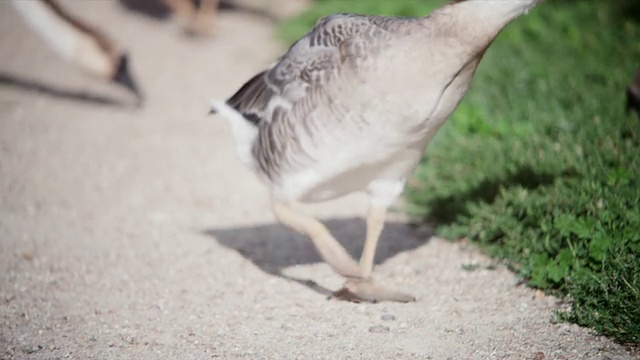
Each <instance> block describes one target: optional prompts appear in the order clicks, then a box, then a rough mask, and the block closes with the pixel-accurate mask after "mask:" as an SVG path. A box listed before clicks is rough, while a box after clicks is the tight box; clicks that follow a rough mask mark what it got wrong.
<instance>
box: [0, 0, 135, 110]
mask: <svg viewBox="0 0 640 360" xmlns="http://www.w3.org/2000/svg"><path fill="white" fill-rule="evenodd" d="M9 2H10V4H11V5H12V6H13V7H14V9H15V10H16V11H17V12H18V14H20V16H21V17H22V18H23V19H24V20H25V22H26V23H27V25H29V27H30V28H31V29H32V30H33V31H34V32H35V33H36V34H37V35H38V36H40V38H41V39H43V40H44V42H45V43H46V44H47V45H48V46H49V47H50V48H51V49H52V50H53V51H54V52H55V53H56V54H57V55H58V56H60V57H62V58H63V59H65V60H67V61H69V62H71V63H73V64H75V65H77V66H79V67H80V68H81V69H83V70H84V71H86V72H87V73H89V74H91V75H93V76H96V77H98V78H101V79H105V80H108V81H113V82H115V83H117V84H119V85H121V86H124V87H125V88H127V89H128V90H129V91H131V92H133V93H134V94H135V95H136V96H137V97H138V98H139V99H140V98H141V93H140V91H139V89H138V86H137V84H136V82H135V81H134V79H133V77H132V76H131V74H130V72H129V64H128V56H127V54H126V52H125V51H124V50H122V48H121V47H120V46H119V45H118V44H117V43H116V42H115V41H113V40H112V39H111V38H109V37H108V36H107V35H106V34H104V33H103V32H102V31H101V30H99V29H97V28H96V27H94V26H91V25H90V24H88V23H86V22H85V21H83V20H81V19H79V18H77V17H76V16H74V15H72V14H71V13H70V12H69V11H68V10H67V9H65V8H64V7H63V6H62V5H60V4H59V3H58V2H57V1H56V0H10V1H9Z"/></svg>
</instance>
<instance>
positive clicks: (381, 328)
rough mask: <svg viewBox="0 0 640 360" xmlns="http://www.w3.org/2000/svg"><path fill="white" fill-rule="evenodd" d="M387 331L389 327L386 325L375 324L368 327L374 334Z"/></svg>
mask: <svg viewBox="0 0 640 360" xmlns="http://www.w3.org/2000/svg"><path fill="white" fill-rule="evenodd" d="M389 331H391V329H389V327H388V326H383V325H376V326H372V327H370V328H369V332H370V333H374V334H384V333H388V332H389Z"/></svg>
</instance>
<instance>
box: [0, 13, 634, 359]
mask: <svg viewBox="0 0 640 360" xmlns="http://www.w3.org/2000/svg"><path fill="white" fill-rule="evenodd" d="M66 3H67V4H70V5H71V6H73V7H74V9H75V10H77V11H78V12H82V13H83V14H84V16H86V17H87V18H89V19H91V20H93V21H95V22H96V23H98V24H102V25H103V26H107V25H109V24H117V26H111V28H110V30H111V32H112V33H113V34H114V35H115V36H117V37H118V38H119V39H122V42H123V43H124V44H125V45H126V46H127V47H128V48H130V49H131V51H132V58H133V66H134V68H135V70H136V72H137V74H138V77H139V79H140V81H141V82H142V85H143V86H144V90H145V91H146V93H147V95H148V101H147V103H146V106H145V107H144V108H143V109H140V110H135V109H131V108H129V107H127V106H126V105H127V103H128V102H129V101H130V99H129V98H128V96H127V94H125V93H123V92H121V91H120V90H119V89H116V88H113V87H112V86H110V85H107V84H100V83H96V82H95V81H92V80H91V79H89V78H87V77H86V76H84V75H82V74H80V73H78V71H77V70H76V69H75V68H73V67H70V66H69V65H67V64H65V63H63V62H62V61H60V60H58V59H57V58H55V57H53V56H52V54H51V53H50V52H49V50H48V49H47V48H44V47H43V46H42V44H41V42H40V40H39V39H37V38H35V37H34V35H32V34H31V33H30V32H29V31H27V30H26V28H25V26H24V25H23V24H22V22H21V20H20V19H19V18H17V16H16V15H15V14H14V13H13V10H12V9H11V8H10V7H9V6H8V5H7V4H6V3H4V2H0V358H2V359H62V358H70V359H209V358H222V359H235V358H247V359H293V358H300V359H537V360H540V359H630V358H633V356H634V354H630V353H628V352H625V350H624V349H622V348H621V347H619V346H617V345H615V344H613V343H612V342H610V341H609V340H607V339H605V338H602V337H596V336H594V335H592V333H591V332H590V331H589V330H587V329H582V328H579V327H577V326H573V325H568V324H553V323H552V321H551V320H552V318H553V316H552V312H553V310H554V309H557V308H558V306H559V305H558V301H557V300H556V299H553V298H550V297H544V296H536V293H535V292H534V291H532V290H530V289H527V288H525V287H522V286H517V285H516V279H515V278H514V276H513V275H512V274H511V273H509V272H508V271H506V270H505V269H502V268H498V269H497V270H487V269H486V266H485V265H488V264H490V260H488V259H487V258H485V257H483V256H481V255H479V254H478V252H476V251H475V250H473V249H470V248H468V247H466V246H464V245H463V244H450V243H447V242H445V241H442V240H439V239H429V234H428V232H426V231H414V230H411V229H410V228H409V227H407V226H406V225H404V224H403V223H402V221H401V218H400V217H398V218H397V219H395V220H393V221H391V223H390V224H389V226H388V227H387V229H386V230H385V232H384V234H383V239H382V240H381V247H380V250H379V253H378V257H377V262H378V264H379V265H378V266H377V268H376V270H375V271H376V274H377V276H378V277H379V278H380V281H382V282H385V283H389V284H394V285H395V286H396V287H398V288H399V289H405V290H410V291H411V292H413V293H414V294H415V295H416V296H417V297H418V298H419V301H418V302H417V303H414V304H406V305H402V304H377V305H363V304H360V305H356V304H350V303H342V302H336V301H327V300H326V299H325V297H326V293H327V291H328V290H327V289H336V288H338V287H339V286H340V284H341V279H340V278H338V277H337V276H335V275H334V274H333V273H332V272H331V271H330V269H329V268H328V266H327V265H325V264H323V263H321V262H320V261H319V258H318V256H317V255H316V254H315V251H314V249H313V247H312V246H311V244H310V243H309V242H308V241H307V240H306V239H304V238H302V237H300V236H298V235H296V234H294V233H292V232H290V231H288V230H286V229H284V228H282V227H281V226H279V225H277V224H275V223H274V219H273V217H272V215H271V214H270V212H269V207H268V198H267V194H266V192H265V190H264V189H263V187H262V186H261V185H260V184H259V183H258V181H257V180H256V179H255V178H254V177H253V176H252V175H251V174H250V173H249V172H248V171H247V170H245V169H244V168H243V167H242V166H241V165H240V164H239V162H238V161H237V160H236V158H235V154H234V152H233V147H232V139H231V136H230V132H229V129H228V126H227V124H226V123H224V122H223V121H222V119H219V118H216V117H210V116H207V115H206V113H207V100H208V99H209V98H210V97H219V98H222V97H226V96H228V95H230V94H231V92H233V91H234V90H235V89H237V88H238V86H239V85H241V83H242V82H243V81H244V80H246V79H248V78H249V77H250V76H251V75H252V74H253V73H254V72H255V71H257V70H259V69H261V68H263V67H264V66H266V65H267V64H269V63H270V62H271V61H272V60H273V59H275V57H277V56H278V54H279V52H280V51H282V50H283V47H282V46H281V44H279V43H277V42H276V41H275V40H274V32H273V24H272V23H271V22H270V21H269V20H267V19H265V18H261V17H259V16H257V15H255V14H249V13H244V12H239V11H225V12H223V13H222V14H221V16H220V23H219V31H218V37H217V38H215V39H212V40H195V41H194V40H188V39H185V38H184V37H182V36H181V35H180V31H179V27H178V26H177V25H176V24H175V23H171V22H166V21H157V20H153V19H149V18H145V17H141V16H140V15H136V14H132V13H130V12H127V11H125V10H123V9H122V8H121V7H120V6H118V4H117V2H115V1H67V2H66ZM35 85H37V86H39V88H40V90H39V91H34V90H33V88H34V86H35ZM30 89H31V90H30ZM83 93H84V94H85V95H81V94H83ZM87 93H88V94H90V96H86V94H87ZM364 205H365V203H364V201H363V199H362V198H361V197H359V196H351V197H348V198H345V199H342V200H340V201H335V202H332V203H327V204H324V205H321V206H314V207H312V208H311V210H312V211H313V212H315V213H316V214H320V215H322V218H323V219H325V220H327V221H328V223H329V225H330V227H331V229H332V230H333V231H334V232H335V234H336V235H337V236H338V238H339V239H341V240H343V241H344V243H345V244H346V245H347V247H348V248H349V249H350V251H352V253H354V254H356V253H358V252H359V250H360V248H361V246H362V239H363V235H364V225H363V221H362V220H361V218H360V217H359V215H361V214H363V211H364V209H365V206H364ZM466 264H480V265H482V266H481V268H480V269H478V270H475V271H467V270H464V269H463V265H466ZM636 355H637V354H636Z"/></svg>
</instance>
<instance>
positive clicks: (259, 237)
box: [203, 218, 432, 295]
mask: <svg viewBox="0 0 640 360" xmlns="http://www.w3.org/2000/svg"><path fill="white" fill-rule="evenodd" d="M323 223H324V224H325V225H326V226H327V227H328V228H329V230H330V231H331V233H332V234H333V236H334V237H335V238H336V239H338V240H339V241H340V242H341V243H342V245H343V246H344V247H345V248H346V249H347V251H348V252H349V253H350V254H351V256H352V257H353V258H354V259H359V258H360V252H361V251H362V247H363V245H364V236H365V222H364V220H363V219H361V218H348V219H332V220H324V221H323ZM203 233H204V234H206V235H208V236H211V237H214V238H215V239H216V240H217V241H218V242H219V243H220V244H222V245H223V246H226V247H228V248H230V249H233V250H235V251H237V252H238V253H240V254H241V255H242V256H244V257H245V258H247V259H249V260H251V262H253V263H254V264H255V265H256V266H258V267H260V268H261V269H262V270H263V271H265V272H267V273H269V274H272V275H276V276H279V277H281V278H284V279H287V280H291V281H295V282H297V283H300V284H302V285H305V286H307V287H309V288H311V289H312V290H315V291H316V292H318V293H320V294H322V295H329V294H331V292H332V290H329V289H326V288H324V287H322V286H320V285H318V284H317V283H315V282H314V281H313V280H312V279H298V278H292V277H290V276H287V275H284V274H283V273H282V270H283V269H284V268H287V267H289V266H295V265H306V264H313V263H318V262H323V261H322V259H321V258H320V256H319V255H318V253H317V252H316V250H315V248H314V246H313V244H312V243H311V241H310V240H308V239H307V238H306V237H304V236H302V235H300V234H298V233H296V232H294V231H292V230H289V229H288V228H286V227H284V226H282V225H279V224H265V225H258V226H251V227H238V228H218V229H207V230H205V231H203ZM431 235H432V234H431V233H425V232H424V231H420V232H418V231H416V230H414V229H413V228H412V227H411V226H410V225H407V224H405V223H394V222H387V224H386V226H385V229H384V231H383V233H382V237H381V238H380V242H379V243H378V250H377V252H376V258H375V263H376V264H381V263H383V262H384V261H386V260H387V259H389V258H391V257H393V256H395V255H396V254H399V253H401V252H405V251H410V250H413V249H415V248H418V247H420V246H422V245H424V244H426V243H427V242H428V241H429V239H430V238H431ZM334 290H335V289H334Z"/></svg>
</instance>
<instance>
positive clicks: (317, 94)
mask: <svg viewBox="0 0 640 360" xmlns="http://www.w3.org/2000/svg"><path fill="white" fill-rule="evenodd" d="M407 20H408V19H406V18H394V17H382V16H363V15H353V14H338V15H332V16H328V17H325V18H322V19H320V20H319V21H318V23H317V24H316V25H315V27H314V28H313V29H312V30H311V32H309V33H308V34H307V35H306V36H305V37H303V38H301V39H300V40H299V41H297V42H296V43H295V44H293V45H292V46H291V48H290V49H289V51H288V52H287V53H286V54H285V55H284V56H282V57H281V58H280V59H279V60H278V61H277V62H276V63H274V64H273V65H272V66H271V67H270V68H269V69H267V70H265V71H263V72H261V73H259V74H257V75H255V76H254V77H253V78H252V79H251V80H249V81H248V82H247V83H245V84H244V86H242V88H240V90H239V91H238V92H237V93H235V94H234V95H233V96H232V97H231V98H230V99H229V100H227V104H228V105H230V106H231V107H233V108H234V109H235V110H237V111H238V112H240V113H241V114H243V116H244V117H245V118H246V119H247V120H248V121H250V122H251V123H253V124H255V125H259V124H262V123H269V122H272V121H278V120H277V119H278V118H281V117H283V116H284V117H289V118H291V117H293V118H295V121H302V120H303V119H304V118H306V116H307V115H308V114H309V113H310V112H312V111H313V110H314V109H315V108H316V107H317V106H318V105H319V104H320V103H321V99H323V98H326V97H327V85H328V84H330V83H331V82H332V81H334V80H336V78H337V77H342V78H343V80H349V77H350V76H351V77H352V76H357V73H358V69H359V67H360V65H361V63H362V61H364V60H366V59H367V58H370V57H372V56H375V54H376V53H377V52H378V51H379V50H380V49H381V48H382V47H384V45H385V44H386V43H388V40H390V39H391V38H392V37H393V36H394V35H397V34H401V33H403V32H404V30H406V27H405V26H402V23H403V22H406V21H407ZM292 115H293V116H292Z"/></svg>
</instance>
